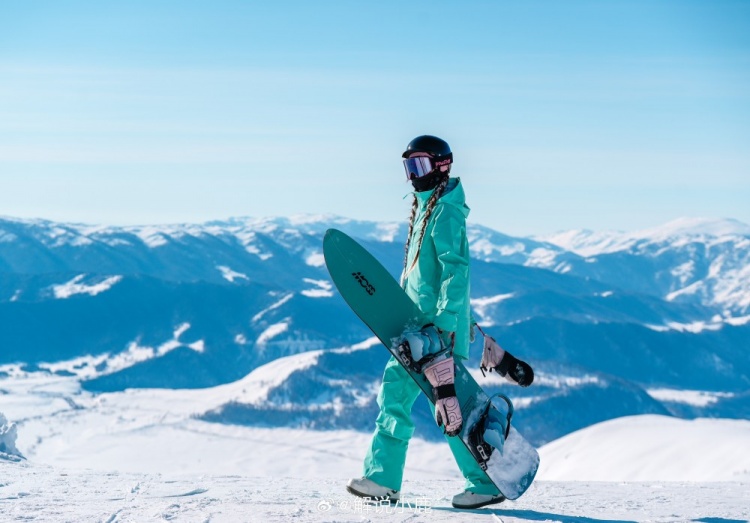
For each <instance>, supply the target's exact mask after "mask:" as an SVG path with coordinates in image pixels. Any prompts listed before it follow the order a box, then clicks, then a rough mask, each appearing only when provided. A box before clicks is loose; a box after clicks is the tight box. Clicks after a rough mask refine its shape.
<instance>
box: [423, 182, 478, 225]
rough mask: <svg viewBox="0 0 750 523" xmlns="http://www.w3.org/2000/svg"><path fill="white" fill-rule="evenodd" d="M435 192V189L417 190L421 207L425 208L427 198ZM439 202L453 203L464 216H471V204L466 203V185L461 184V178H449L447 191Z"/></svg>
mask: <svg viewBox="0 0 750 523" xmlns="http://www.w3.org/2000/svg"><path fill="white" fill-rule="evenodd" d="M434 192H435V190H434V189H433V190H431V191H424V192H415V193H414V196H416V197H417V201H418V202H419V207H420V209H423V208H424V206H425V205H426V204H427V200H429V199H430V196H432V194H433V193H434ZM438 204H443V205H452V206H453V207H456V208H457V209H458V210H460V211H461V213H462V214H463V215H464V218H466V217H467V216H469V212H470V211H471V209H469V206H468V205H466V194H465V193H464V186H463V185H462V184H461V178H451V179H450V180H448V185H447V186H446V188H445V192H444V193H443V195H442V196H441V197H440V199H439V200H438Z"/></svg>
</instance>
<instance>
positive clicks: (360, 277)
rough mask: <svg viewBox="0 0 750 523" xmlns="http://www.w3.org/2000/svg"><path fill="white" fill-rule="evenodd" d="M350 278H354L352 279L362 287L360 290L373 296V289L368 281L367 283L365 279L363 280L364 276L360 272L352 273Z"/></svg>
mask: <svg viewBox="0 0 750 523" xmlns="http://www.w3.org/2000/svg"><path fill="white" fill-rule="evenodd" d="M352 276H354V279H355V280H357V281H358V282H359V284H360V285H361V286H362V288H363V289H364V290H365V291H367V294H369V295H370V296H372V295H373V294H375V287H373V286H372V285H371V284H370V282H369V281H367V278H365V276H364V274H362V273H361V272H353V273H352Z"/></svg>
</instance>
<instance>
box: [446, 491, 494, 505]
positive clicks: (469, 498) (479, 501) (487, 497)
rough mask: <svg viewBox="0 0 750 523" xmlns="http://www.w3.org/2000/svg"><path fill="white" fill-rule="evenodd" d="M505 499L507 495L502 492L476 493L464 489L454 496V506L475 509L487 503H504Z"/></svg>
mask: <svg viewBox="0 0 750 523" xmlns="http://www.w3.org/2000/svg"><path fill="white" fill-rule="evenodd" d="M503 501H505V496H503V495H502V494H494V495H493V494H476V493H474V492H470V491H468V490H464V491H463V492H461V493H460V494H456V495H455V496H453V503H452V504H453V508H460V509H474V508H481V507H485V506H487V505H494V504H496V503H502V502H503Z"/></svg>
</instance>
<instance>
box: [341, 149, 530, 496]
mask: <svg viewBox="0 0 750 523" xmlns="http://www.w3.org/2000/svg"><path fill="white" fill-rule="evenodd" d="M402 157H403V163H404V168H405V170H406V177H407V180H409V181H410V182H411V184H412V186H413V187H414V193H413V194H414V200H413V203H412V209H411V216H410V219H409V232H408V235H407V240H406V245H405V249H404V250H405V256H404V269H403V273H402V275H401V286H402V288H403V289H404V290H405V291H406V293H407V294H408V295H409V297H410V298H411V299H412V300H414V302H415V303H416V304H417V306H418V307H419V309H420V310H421V311H422V312H423V313H424V314H425V315H426V316H427V317H428V318H432V324H433V326H431V327H428V328H427V329H425V330H424V332H423V333H422V336H421V337H422V338H423V339H425V340H427V345H430V341H429V340H430V339H432V338H434V336H435V333H437V335H438V336H439V337H440V338H441V343H439V344H441V345H442V346H445V347H451V349H452V350H451V351H449V354H448V356H447V357H445V355H443V357H442V358H440V360H439V361H438V362H437V363H435V364H434V365H431V366H427V367H425V368H424V369H422V372H424V375H425V376H426V377H427V378H428V379H429V380H430V383H431V384H432V385H433V387H434V390H435V392H436V396H435V397H436V398H437V399H436V402H435V406H434V408H433V413H434V415H435V419H436V421H437V423H438V425H439V426H442V427H443V430H444V432H445V434H446V439H447V440H448V444H449V446H450V449H451V451H452V452H453V456H454V457H455V459H456V463H457V464H458V467H459V469H460V470H461V473H462V474H463V476H464V478H465V479H466V484H465V490H464V491H463V492H461V493H459V494H457V495H455V496H454V497H453V501H452V504H453V506H454V507H456V508H479V507H482V506H485V505H490V504H494V503H500V502H502V501H503V500H504V499H505V498H504V497H503V496H502V495H501V494H500V493H499V491H498V489H497V487H495V485H494V484H493V483H492V482H490V480H489V478H488V477H487V475H486V474H485V473H484V472H483V471H482V469H481V468H480V466H479V465H478V464H477V461H476V460H475V459H474V457H472V455H471V453H470V452H469V451H468V450H467V449H466V447H465V446H464V444H463V443H462V442H461V440H460V439H459V438H456V437H453V436H454V435H456V434H458V433H459V431H460V430H461V426H462V423H463V420H462V417H461V410H460V408H459V405H458V401H457V400H456V397H455V389H454V388H453V370H454V365H453V357H457V358H462V359H466V358H468V356H469V344H470V342H471V341H473V325H474V322H473V320H472V316H471V310H470V304H469V243H468V239H467V236H466V217H467V216H468V214H469V207H468V206H467V205H466V203H465V197H464V190H463V186H462V185H461V180H460V178H453V177H451V176H450V171H451V165H452V163H453V154H452V152H451V149H450V147H449V146H448V144H447V143H446V142H445V141H444V140H442V139H440V138H437V137H435V136H429V135H423V136H418V137H417V138H415V139H414V140H412V141H411V142H410V143H409V145H408V146H407V148H406V151H405V152H404V153H403V155H402ZM433 345H435V343H433ZM482 367H483V368H485V369H489V370H492V369H495V370H497V371H498V372H500V373H501V374H502V375H503V376H505V377H506V378H508V379H510V380H511V381H515V382H516V383H518V384H520V385H523V386H526V385H528V384H530V383H531V380H533V371H532V370H531V367H529V366H528V365H527V364H526V363H524V362H522V361H521V360H518V359H516V358H513V357H512V356H511V355H510V353H507V352H505V351H503V349H501V348H500V346H499V345H497V343H495V342H494V340H493V339H492V338H489V337H488V336H485V351H484V354H483V357H482ZM420 392H421V390H420V388H419V386H418V385H417V384H416V383H415V382H414V380H412V379H411V377H410V376H409V374H408V373H407V371H406V370H405V369H404V367H403V366H402V365H401V363H399V361H398V360H397V359H396V358H394V357H393V356H392V357H391V358H390V360H389V361H388V363H387V364H386V367H385V371H384V374H383V381H382V383H381V386H380V391H379V393H378V405H379V406H380V413H379V415H378V418H377V420H376V429H375V433H374V434H373V438H372V441H371V444H370V447H369V449H368V452H367V456H366V457H365V462H364V476H363V477H361V478H355V479H351V480H349V483H348V484H347V490H348V491H349V492H350V493H352V494H354V495H356V496H360V497H364V498H371V499H378V500H383V499H385V500H390V501H392V502H395V501H398V500H399V496H400V492H399V491H400V489H401V482H402V479H403V471H404V463H405V460H406V450H407V447H408V444H409V440H410V438H411V436H412V434H413V433H414V422H413V421H412V419H411V410H412V406H413V405H414V402H415V401H416V399H417V397H418V396H419V393H420Z"/></svg>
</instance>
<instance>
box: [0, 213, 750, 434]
mask: <svg viewBox="0 0 750 523" xmlns="http://www.w3.org/2000/svg"><path fill="white" fill-rule="evenodd" d="M329 227H336V228H339V229H341V230H343V231H344V232H347V233H348V234H350V235H352V236H354V237H355V238H357V239H359V240H360V241H362V242H363V244H364V245H365V246H366V247H367V248H368V249H369V250H370V251H371V252H373V254H375V256H376V257H377V258H379V259H380V260H381V261H383V263H384V264H385V265H386V266H387V267H388V268H389V269H390V270H391V272H392V273H393V274H394V275H395V274H397V273H398V272H399V271H400V264H401V259H402V254H403V251H402V248H403V244H402V242H403V239H404V236H405V234H406V229H405V225H404V224H394V223H374V222H361V221H354V220H348V219H345V218H341V217H336V216H320V217H312V216H301V217H293V218H273V219H270V218H269V219H249V218H243V219H231V220H227V221H221V222H218V221H217V222H209V223H204V224H198V225H191V224H188V225H170V226H143V227H101V226H91V225H81V224H63V223H55V222H49V221H44V220H17V219H12V218H5V219H0V347H2V351H0V376H2V375H5V376H12V375H19V374H22V373H24V372H30V371H39V370H42V371H46V372H50V373H57V374H59V375H66V376H77V377H78V378H79V379H80V380H82V381H83V383H84V387H85V388H86V389H88V390H90V391H117V390H124V389H127V388H144V387H164V388H197V387H206V386H214V385H219V384H223V383H229V382H233V381H236V380H240V379H242V378H243V377H244V376H246V375H248V374H249V373H250V372H251V371H252V370H253V369H256V368H258V367H259V366H261V365H263V364H266V363H269V362H272V361H275V360H277V359H278V358H280V357H283V356H295V355H299V358H301V359H298V358H297V357H295V358H292V359H288V360H280V362H281V361H283V363H280V367H279V369H278V371H279V373H280V374H279V377H278V379H276V380H275V381H274V382H273V384H272V386H271V387H270V388H269V389H268V391H267V394H265V395H264V396H263V397H262V398H261V397H245V398H237V399H235V400H233V401H231V402H228V403H226V404H223V405H216V406H213V407H212V408H210V409H208V410H206V412H205V413H204V414H203V415H202V418H203V419H206V420H211V421H221V422H229V423H241V424H246V425H256V426H286V427H311V428H319V429H342V428H346V429H355V430H367V431H369V430H370V429H371V425H372V420H373V419H374V415H375V414H374V413H375V409H376V405H375V391H376V388H377V383H378V380H379V378H380V374H381V372H382V368H383V366H384V363H385V361H386V359H387V353H386V352H385V351H384V350H383V349H382V348H381V347H379V346H376V345H371V344H368V343H364V345H363V342H365V341H366V340H368V339H369V338H370V336H371V334H370V332H369V330H367V329H366V328H365V327H364V326H363V325H362V324H361V323H360V322H359V320H358V319H357V318H356V317H355V316H354V315H353V314H352V313H351V311H350V310H349V309H348V307H347V306H346V304H344V303H343V301H342V300H341V299H340V298H339V296H338V294H337V293H336V291H335V289H334V288H333V287H332V284H331V282H330V279H329V277H328V274H327V272H326V269H325V267H324V264H323V258H322V250H321V247H322V236H323V234H324V232H325V230H326V229H327V228H329ZM748 229H750V228H748V226H746V225H744V224H741V223H738V222H734V221H731V220H697V221H696V220H694V221H690V220H678V221H676V222H672V223H670V224H667V225H665V226H664V227H661V228H656V229H652V230H650V231H641V232H637V233H603V232H596V233H595V232H586V231H574V232H566V233H559V234H556V235H552V236H549V237H545V238H514V237H510V236H507V235H503V234H501V233H499V232H497V231H494V230H491V229H488V228H486V227H482V226H479V225H470V227H469V236H470V245H471V252H472V255H473V257H474V262H473V266H472V300H473V305H474V309H475V314H476V316H477V318H479V319H480V321H481V323H482V325H483V326H485V327H487V329H486V330H488V331H489V333H490V334H491V335H493V336H495V337H496V338H497V339H498V340H499V341H500V342H501V344H502V345H503V346H504V347H506V348H507V349H508V350H510V351H511V352H514V353H518V354H519V355H521V356H523V357H525V359H527V360H529V361H530V362H531V363H532V364H533V365H534V366H535V368H536V369H537V370H538V379H537V383H536V384H535V386H533V387H531V388H530V389H529V390H520V389H510V388H508V386H507V385H505V384H504V383H502V382H500V381H499V380H494V376H493V377H492V378H487V379H485V378H482V380H483V381H482V382H481V383H484V384H485V385H486V386H487V387H488V388H489V389H492V390H504V391H505V392H506V393H508V394H510V395H511V396H512V397H513V398H514V400H515V402H516V406H517V415H516V419H517V422H516V425H517V426H518V427H519V430H521V431H522V432H524V434H526V435H527V436H528V437H529V438H531V439H532V441H534V442H535V443H537V444H542V443H545V442H548V441H551V440H553V439H555V438H557V437H560V436H562V435H565V434H568V433H570V432H572V431H574V430H577V429H580V428H582V427H585V426H588V425H591V424H593V423H596V422H599V421H604V420H607V419H612V418H615V417H619V416H625V415H631V414H644V413H652V414H667V415H677V416H682V417H688V418H690V417H695V416H716V417H734V418H750V394H749V393H748V392H747V391H748V388H750V387H748V385H750V355H749V354H750V351H748V348H750V341H749V340H750V233H749V232H748ZM473 353H474V355H475V356H474V359H473V360H471V361H470V362H469V363H470V366H474V367H476V364H477V361H476V359H477V357H478V353H479V350H478V347H475V348H474V350H473ZM281 365H286V366H287V368H286V370H285V371H284V372H282V368H281ZM417 418H418V419H419V420H420V422H419V425H420V428H419V429H418V430H419V431H420V432H421V433H422V435H423V437H425V438H427V439H432V438H439V437H440V434H439V432H438V431H437V429H436V428H435V427H434V423H433V422H432V420H431V418H430V415H429V411H428V410H427V407H426V404H424V403H420V404H419V407H418V411H417Z"/></svg>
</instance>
